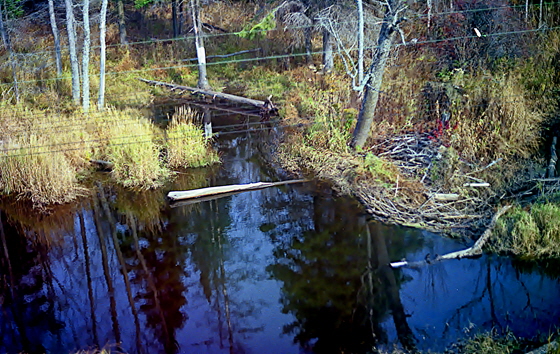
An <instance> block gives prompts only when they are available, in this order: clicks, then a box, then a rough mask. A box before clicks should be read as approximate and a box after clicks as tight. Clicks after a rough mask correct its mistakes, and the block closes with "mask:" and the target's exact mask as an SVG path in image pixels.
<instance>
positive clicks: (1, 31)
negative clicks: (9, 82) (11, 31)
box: [0, 4, 19, 103]
mask: <svg viewBox="0 0 560 354" xmlns="http://www.w3.org/2000/svg"><path fill="white" fill-rule="evenodd" d="M0 35H1V36H2V42H4V46H5V47H6V50H7V51H8V55H9V57H10V67H11V69H12V79H13V82H14V93H15V96H16V102H18V103H19V85H18V79H17V63H16V58H15V55H14V50H13V48H12V43H11V41H10V36H8V31H7V30H6V27H5V26H4V12H3V11H2V4H0Z"/></svg>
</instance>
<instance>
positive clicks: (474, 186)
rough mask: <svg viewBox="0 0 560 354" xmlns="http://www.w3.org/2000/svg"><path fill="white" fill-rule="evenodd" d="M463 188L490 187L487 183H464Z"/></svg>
mask: <svg viewBox="0 0 560 354" xmlns="http://www.w3.org/2000/svg"><path fill="white" fill-rule="evenodd" d="M463 187H472V188H478V187H490V183H488V182H479V183H465V184H463Z"/></svg>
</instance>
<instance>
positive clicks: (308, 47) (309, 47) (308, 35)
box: [304, 21, 313, 64]
mask: <svg viewBox="0 0 560 354" xmlns="http://www.w3.org/2000/svg"><path fill="white" fill-rule="evenodd" d="M312 25H313V24H312V23H311V21H309V24H307V26H306V27H305V30H304V36H305V61H306V62H307V64H312V63H313V56H312V55H311V52H313V44H312V43H311V40H312V39H313V28H312V27H311V26H312Z"/></svg>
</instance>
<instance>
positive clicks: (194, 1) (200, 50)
mask: <svg viewBox="0 0 560 354" xmlns="http://www.w3.org/2000/svg"><path fill="white" fill-rule="evenodd" d="M191 16H192V22H193V30H194V44H195V48H196V57H197V59H198V88H200V89H203V90H209V89H210V84H208V79H207V77H206V50H205V49H204V39H203V34H202V22H201V20H200V2H199V0H191Z"/></svg>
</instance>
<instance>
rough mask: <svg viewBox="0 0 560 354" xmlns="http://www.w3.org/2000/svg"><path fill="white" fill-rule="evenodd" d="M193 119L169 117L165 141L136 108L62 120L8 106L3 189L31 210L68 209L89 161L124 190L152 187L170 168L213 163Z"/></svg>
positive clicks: (2, 117) (0, 116)
mask: <svg viewBox="0 0 560 354" xmlns="http://www.w3.org/2000/svg"><path fill="white" fill-rule="evenodd" d="M194 119H195V113H194V112H189V113H188V116H185V115H184V114H183V116H181V117H178V118H177V119H175V118H172V119H171V124H170V129H169V134H168V135H167V136H165V130H163V129H161V128H159V127H156V126H155V125H154V124H153V123H152V122H151V120H150V118H149V117H145V116H144V115H143V114H142V113H141V112H140V111H139V110H135V109H114V108H112V109H107V110H105V111H103V112H91V113H89V114H81V113H68V114H66V115H63V116H62V115H60V114H56V113H52V112H49V111H45V110H38V109H24V108H20V107H19V106H15V107H14V106H5V107H3V109H2V111H1V113H0V126H1V128H0V136H1V137H2V148H1V149H0V170H1V171H2V173H1V174H0V190H1V192H2V194H8V195H16V196H18V197H20V198H23V199H30V200H31V201H33V203H34V204H35V205H36V206H44V205H49V204H59V203H65V202H68V201H71V200H73V199H75V198H77V197H79V196H80V195H83V194H84V193H85V189H84V188H83V187H82V186H81V183H80V180H81V179H83V178H84V177H85V176H86V175H87V174H88V171H90V170H91V168H92V167H91V166H92V165H91V162H90V161H91V160H102V161H107V162H110V163H111V164H112V165H113V167H112V170H111V175H112V177H113V179H114V180H115V181H116V182H117V183H119V184H121V185H123V186H126V187H132V188H140V189H149V188H154V187H157V186H159V185H161V184H162V183H163V182H164V181H165V179H166V178H169V177H170V176H171V175H172V169H176V168H182V167H198V166H205V165H208V164H212V163H215V162H217V161H218V158H217V155H216V153H215V152H213V151H212V149H211V148H210V146H209V144H208V141H206V140H205V139H204V138H203V132H202V130H201V129H200V128H198V127H197V126H196V125H195V124H194ZM185 151H186V152H188V154H185V153H184V152H185Z"/></svg>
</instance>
